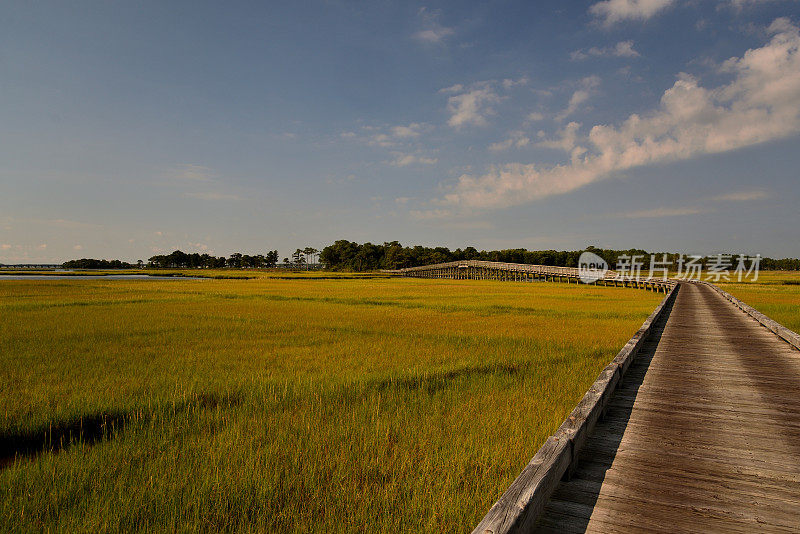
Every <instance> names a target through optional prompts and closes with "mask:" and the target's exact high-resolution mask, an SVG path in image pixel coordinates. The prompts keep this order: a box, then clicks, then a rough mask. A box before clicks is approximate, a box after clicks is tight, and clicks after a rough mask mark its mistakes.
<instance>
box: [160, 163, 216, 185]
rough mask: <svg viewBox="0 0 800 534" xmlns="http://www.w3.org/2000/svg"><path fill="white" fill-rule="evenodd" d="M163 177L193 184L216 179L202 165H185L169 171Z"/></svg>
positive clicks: (211, 172)
mask: <svg viewBox="0 0 800 534" xmlns="http://www.w3.org/2000/svg"><path fill="white" fill-rule="evenodd" d="M164 175H165V176H166V177H167V178H171V179H173V180H188V181H195V182H208V181H211V180H213V179H214V178H216V174H215V173H214V171H212V170H211V169H209V168H208V167H203V166H202V165H192V164H191V163H186V164H183V165H178V166H177V167H175V168H174V169H170V170H169V171H167V172H166V173H164Z"/></svg>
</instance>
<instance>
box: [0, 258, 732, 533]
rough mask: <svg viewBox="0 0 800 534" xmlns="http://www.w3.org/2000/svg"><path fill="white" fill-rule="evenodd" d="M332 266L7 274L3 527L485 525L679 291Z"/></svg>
mask: <svg viewBox="0 0 800 534" xmlns="http://www.w3.org/2000/svg"><path fill="white" fill-rule="evenodd" d="M315 274H318V273H309V274H302V275H298V276H295V277H294V278H293V279H292V277H289V278H290V279H282V278H277V277H274V276H273V277H270V276H263V275H258V276H257V277H256V278H254V279H249V280H213V279H212V280H184V281H151V280H131V281H126V280H113V281H112V280H108V281H104V280H63V281H62V280H59V281H0V313H2V321H0V388H2V389H0V448H2V451H0V452H2V457H1V458H0V462H2V469H0V492H2V507H1V508H0V530H2V531H33V530H49V531H63V532H97V531H131V530H134V531H135V530H140V531H153V530H159V531H161V530H169V531H173V530H178V531H220V530H229V531H230V530H238V531H278V530H280V531H291V532H308V531H317V532H333V531H365V532H367V531H368V532H395V531H398V530H416V531H440V532H443V531H457V530H460V531H465V530H469V529H470V528H471V526H473V525H474V524H475V523H477V521H478V520H479V519H480V517H481V516H482V515H483V514H484V513H485V512H486V510H487V509H488V508H489V507H490V506H491V504H492V503H493V502H494V501H495V500H496V499H497V497H498V496H499V495H500V494H501V493H502V492H503V490H504V489H505V488H506V487H507V486H508V485H509V484H510V482H511V481H512V480H513V479H514V478H515V477H516V475H517V474H518V473H519V472H520V470H521V469H522V468H523V467H524V465H525V464H526V463H527V461H528V460H529V459H530V457H531V456H532V455H533V454H534V452H535V451H536V450H537V448H538V447H539V446H540V445H541V443H542V442H543V441H544V440H545V439H546V437H547V436H548V435H550V434H551V433H552V432H553V431H554V430H555V429H556V428H557V426H558V425H559V424H560V423H561V421H562V420H563V419H564V417H565V416H566V414H567V413H568V412H569V411H570V410H571V409H572V407H573V406H574V405H575V404H576V403H577V401H578V400H579V399H580V397H581V396H582V395H583V393H584V392H585V391H586V389H587V388H588V386H589V385H590V384H591V383H592V382H593V381H594V379H595V378H596V377H597V375H598V373H599V371H600V370H601V369H602V368H603V367H604V366H605V365H606V364H607V363H608V362H609V361H610V360H611V359H612V358H613V356H614V355H615V354H616V352H617V351H618V350H619V349H620V348H621V347H622V345H623V344H624V343H625V341H627V340H628V338H630V336H631V335H632V334H633V333H634V332H635V331H636V330H637V329H638V328H639V326H640V325H641V323H642V321H643V320H644V319H645V318H646V317H647V315H648V314H649V313H650V312H651V311H652V310H653V308H654V307H655V305H656V304H657V303H658V302H659V301H660V299H661V298H662V297H663V295H659V294H654V293H650V292H646V291H641V290H634V289H626V288H603V287H589V286H583V285H566V284H557V283H510V282H505V283H504V282H492V281H466V280H464V281H454V280H419V279H395V278H383V277H362V278H359V277H355V278H353V277H340V278H333V279H324V278H320V277H319V276H316V277H315V276H314V275H315ZM745 300H747V299H746V298H745Z"/></svg>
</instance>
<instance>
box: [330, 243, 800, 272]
mask: <svg viewBox="0 0 800 534" xmlns="http://www.w3.org/2000/svg"><path fill="white" fill-rule="evenodd" d="M584 251H590V252H593V253H595V254H597V255H598V256H600V257H601V258H603V259H604V260H605V261H606V263H608V265H609V267H610V268H612V269H613V268H614V267H615V266H616V265H617V261H618V260H619V258H621V257H623V256H628V257H632V256H642V259H643V260H644V262H645V268H649V265H650V263H649V262H650V257H651V255H655V256H656V259H657V260H658V261H666V262H668V264H670V265H672V266H673V267H677V265H678V260H679V259H680V257H681V256H682V255H681V254H679V253H675V252H657V253H652V252H648V251H646V250H643V249H627V250H614V249H602V248H597V247H594V246H589V247H587V248H586V249H584V250H526V249H524V248H515V249H505V250H490V251H486V250H480V251H479V250H477V249H476V248H475V247H466V248H463V249H461V248H457V249H455V250H450V249H449V248H447V247H423V246H419V245H417V246H413V247H408V246H405V247H404V246H402V245H401V244H400V243H399V242H397V241H390V242H385V243H383V244H382V245H377V244H373V243H364V244H359V243H355V242H352V241H347V240H339V241H336V242H335V243H334V244H333V245H329V246H327V247H325V248H323V249H322V252H321V253H320V256H319V257H320V261H321V262H322V263H323V264H325V266H326V267H327V268H329V269H333V270H338V271H371V270H376V269H401V268H404V267H419V266H422V265H430V264H433V263H446V262H450V261H460V260H482V261H499V262H505V263H526V264H531V265H552V266H557V267H577V266H578V260H579V258H580V256H581V254H582V253H583V252H584ZM665 256H666V259H665V258H664V257H665ZM684 258H685V255H684ZM708 260H709V258H708V257H705V258H703V259H702V260H701V261H700V264H702V265H704V266H705V265H706V264H707V262H708ZM733 261H734V264H735V261H736V257H734V258H733ZM760 268H761V269H774V270H800V259H796V258H784V259H772V258H762V259H761V266H760Z"/></svg>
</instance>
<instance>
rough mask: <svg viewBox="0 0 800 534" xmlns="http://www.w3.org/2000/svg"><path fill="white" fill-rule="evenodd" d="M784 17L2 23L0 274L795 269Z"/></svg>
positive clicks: (713, 6) (650, 2)
mask: <svg viewBox="0 0 800 534" xmlns="http://www.w3.org/2000/svg"><path fill="white" fill-rule="evenodd" d="M799 26H800V2H798V1H796V0H738V1H726V2H723V1H715V0H702V1H701V0H695V1H678V0H605V1H589V2H545V1H537V2H530V1H520V2H512V1H502V2H474V3H470V2H463V1H459V2H436V3H430V2H426V3H418V4H415V3H411V2H397V3H390V2H363V3H361V2H336V1H330V2H282V3H278V2H225V3H222V2H218V3H212V2H135V3H134V2H71V3H66V2H52V3H48V2H36V3H33V2H27V1H24V2H14V1H11V2H4V3H3V5H2V6H0V262H5V263H15V262H27V261H43V262H45V261H46V262H51V261H63V260H65V259H69V258H74V257H105V258H121V259H127V260H137V259H145V260H146V259H147V258H148V257H150V256H151V255H153V254H157V253H162V252H170V251H172V250H174V249H176V248H179V249H181V250H184V251H187V252H195V251H196V252H209V253H213V254H217V255H227V254H230V253H231V252H234V251H242V252H246V253H257V252H264V251H266V250H271V249H275V248H277V249H278V250H279V251H280V253H281V256H282V257H283V256H287V255H289V254H290V253H291V252H292V251H293V250H294V249H295V248H298V247H301V248H302V247H305V246H309V245H310V246H316V247H317V248H321V247H322V246H324V245H326V244H329V243H331V242H333V241H334V240H336V239H350V240H354V241H359V242H361V241H372V242H383V241H390V240H399V241H401V242H402V243H404V244H423V245H446V246H449V247H451V248H456V247H465V246H475V247H477V248H479V249H495V248H516V247H525V248H529V249H541V248H556V249H581V248H584V247H585V246H587V245H590V244H591V245H595V246H602V247H614V248H629V247H642V248H646V249H650V250H671V251H682V252H687V253H700V254H712V253H716V252H722V251H727V252H734V253H749V254H755V253H760V254H762V255H768V256H773V257H774V256H779V257H785V256H794V257H797V256H800V239H798V237H799V236H798V231H797V228H800V210H798V209H797V205H798V200H800V180H798V170H797V169H798V168H800V150H798V149H800V53H798V45H800V34H799V33H798V27H799Z"/></svg>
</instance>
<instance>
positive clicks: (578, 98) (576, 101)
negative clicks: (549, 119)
mask: <svg viewBox="0 0 800 534" xmlns="http://www.w3.org/2000/svg"><path fill="white" fill-rule="evenodd" d="M580 85H581V88H580V89H578V90H577V91H575V92H574V93H572V96H571V97H570V99H569V103H568V104H567V107H566V108H565V109H564V110H563V111H561V112H560V113H558V114H557V115H556V117H555V118H556V120H557V121H562V120H564V119H566V118H567V117H569V116H570V115H572V114H573V113H575V112H576V111H578V108H580V106H581V104H583V103H584V102H586V101H587V100H589V97H590V96H591V95H592V93H593V92H594V90H595V88H596V87H597V86H598V85H600V78H598V77H597V76H587V77H586V78H584V79H582V80H581V82H580Z"/></svg>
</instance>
